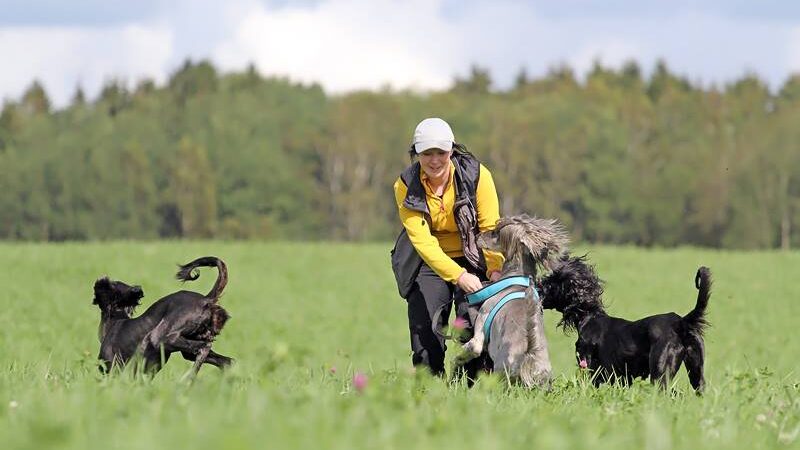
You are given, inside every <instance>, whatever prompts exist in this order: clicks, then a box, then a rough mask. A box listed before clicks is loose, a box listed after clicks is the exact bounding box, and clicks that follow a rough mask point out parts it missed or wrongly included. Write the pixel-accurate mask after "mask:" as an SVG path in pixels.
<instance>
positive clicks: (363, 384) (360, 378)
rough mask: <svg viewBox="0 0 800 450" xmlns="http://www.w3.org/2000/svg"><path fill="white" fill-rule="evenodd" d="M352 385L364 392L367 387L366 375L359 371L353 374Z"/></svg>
mask: <svg viewBox="0 0 800 450" xmlns="http://www.w3.org/2000/svg"><path fill="white" fill-rule="evenodd" d="M353 387H354V388H355V390H356V391H358V392H364V389H366V388H367V376H366V375H365V374H363V373H361V372H356V373H354V374H353Z"/></svg>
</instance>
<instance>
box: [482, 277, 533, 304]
mask: <svg viewBox="0 0 800 450" xmlns="http://www.w3.org/2000/svg"><path fill="white" fill-rule="evenodd" d="M530 285H531V279H530V277H526V276H513V277H508V278H503V279H500V280H497V281H495V282H494V283H492V284H489V285H487V286H485V287H484V288H483V289H480V290H477V291H475V292H473V293H471V294H468V295H467V302H468V303H469V304H470V305H480V304H481V303H483V302H485V301H486V300H488V299H489V298H490V297H492V296H493V295H497V293H498V292H500V291H502V290H503V289H506V288H509V287H511V286H524V287H529V286H530ZM533 292H534V294H533V295H534V298H535V299H536V300H538V299H539V294H538V293H536V289H534V290H533ZM501 303H502V300H501ZM498 304H499V303H498Z"/></svg>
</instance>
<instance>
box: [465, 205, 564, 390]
mask: <svg viewBox="0 0 800 450" xmlns="http://www.w3.org/2000/svg"><path fill="white" fill-rule="evenodd" d="M567 242H568V238H567V234H566V232H565V231H564V229H563V228H562V226H561V225H560V224H559V223H558V222H557V221H555V220H545V219H539V218H536V217H529V216H527V215H520V216H513V217H505V218H502V219H501V220H500V221H499V222H498V223H497V226H496V228H495V229H494V230H493V231H488V232H485V233H481V234H480V235H479V236H478V245H479V246H480V247H481V248H484V249H488V250H493V251H498V252H501V253H502V254H503V256H504V257H505V263H504V265H503V270H502V277H503V278H506V277H510V276H517V275H524V276H528V277H531V278H532V279H534V280H535V279H536V277H537V275H538V273H539V269H540V268H549V267H550V265H551V264H553V263H554V262H555V261H557V260H558V257H559V256H560V255H561V254H562V253H563V252H564V251H566V245H567ZM533 289H534V285H533V284H531V286H530V287H529V288H528V289H527V291H526V293H525V294H526V295H525V297H524V298H523V299H519V300H514V301H511V302H509V303H507V304H506V305H505V306H503V307H502V309H500V311H498V313H497V315H496V316H495V318H494V321H493V322H492V328H491V330H490V336H488V337H489V344H488V345H486V344H485V342H486V338H487V336H486V335H485V334H484V332H483V325H484V323H485V321H486V317H487V316H488V314H489V312H490V311H491V309H492V307H494V305H495V304H497V302H498V301H499V297H497V298H495V299H493V300H490V301H487V302H485V303H484V304H483V305H481V307H480V310H479V312H478V314H477V317H476V318H475V319H474V320H473V323H474V330H475V331H474V335H473V337H472V339H470V340H469V341H468V342H467V343H465V344H464V345H463V346H462V348H463V352H462V353H461V354H460V355H459V356H457V357H456V367H457V368H458V367H460V366H463V364H465V363H466V362H468V361H470V360H472V359H474V358H476V357H478V356H480V354H481V353H482V352H483V351H484V347H486V350H487V351H488V353H489V356H490V357H491V359H492V361H493V362H494V370H495V371H502V372H504V373H505V374H506V375H507V377H508V378H509V380H511V381H512V382H517V381H521V382H522V383H523V384H524V385H525V386H527V387H532V386H542V387H547V386H549V385H550V380H551V378H552V375H551V372H552V368H551V364H550V356H549V354H548V351H547V338H546V337H545V334H544V323H543V320H542V307H541V304H540V303H538V302H536V301H535V300H534V292H533Z"/></svg>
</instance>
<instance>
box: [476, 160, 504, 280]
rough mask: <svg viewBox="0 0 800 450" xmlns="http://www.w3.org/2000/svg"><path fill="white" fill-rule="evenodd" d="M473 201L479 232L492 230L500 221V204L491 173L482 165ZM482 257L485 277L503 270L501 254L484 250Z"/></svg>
mask: <svg viewBox="0 0 800 450" xmlns="http://www.w3.org/2000/svg"><path fill="white" fill-rule="evenodd" d="M475 201H476V202H477V203H478V204H477V205H476V209H477V210H478V229H479V230H480V231H481V232H483V231H491V230H494V228H495V226H497V221H498V220H500V202H499V201H498V200H497V190H496V189H495V187H494V179H493V178H492V173H491V172H489V169H487V168H486V167H484V166H483V164H481V167H480V178H478V187H477V188H476V189H475ZM483 256H484V257H485V258H486V276H487V277H488V276H489V274H490V273H492V272H493V271H495V270H497V271H499V270H501V269H502V268H503V262H504V261H505V259H504V258H503V255H502V254H501V253H498V252H493V251H489V250H484V251H483Z"/></svg>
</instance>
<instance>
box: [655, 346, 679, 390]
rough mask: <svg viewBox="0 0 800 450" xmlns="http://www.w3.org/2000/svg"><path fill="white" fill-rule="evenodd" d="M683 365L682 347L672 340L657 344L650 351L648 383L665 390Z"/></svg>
mask: <svg viewBox="0 0 800 450" xmlns="http://www.w3.org/2000/svg"><path fill="white" fill-rule="evenodd" d="M681 363H683V346H681V345H680V344H678V343H677V342H675V341H674V340H672V339H668V340H666V341H659V342H657V343H656V344H655V345H654V346H653V348H652V349H651V350H650V381H651V382H652V383H653V384H655V383H656V382H658V383H659V384H660V386H661V388H662V389H664V390H666V389H667V388H668V387H669V384H670V382H671V381H672V379H673V378H674V377H675V373H677V372H678V368H679V367H680V366H681Z"/></svg>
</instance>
